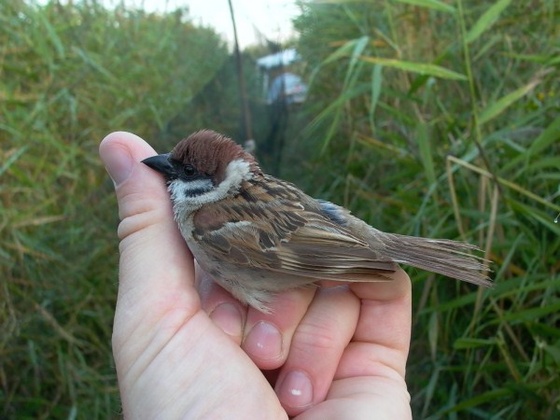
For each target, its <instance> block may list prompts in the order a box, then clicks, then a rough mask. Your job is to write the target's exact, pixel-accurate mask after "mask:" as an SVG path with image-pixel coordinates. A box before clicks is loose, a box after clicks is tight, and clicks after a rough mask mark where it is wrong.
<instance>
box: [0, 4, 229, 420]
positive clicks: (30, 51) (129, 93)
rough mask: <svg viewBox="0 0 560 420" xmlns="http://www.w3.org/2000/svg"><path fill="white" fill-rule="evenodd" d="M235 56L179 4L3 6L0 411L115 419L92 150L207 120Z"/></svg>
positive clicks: (109, 306)
mask: <svg viewBox="0 0 560 420" xmlns="http://www.w3.org/2000/svg"><path fill="white" fill-rule="evenodd" d="M228 60H229V53H228V50H227V48H226V45H225V43H224V41H223V40H222V39H221V38H220V37H219V36H218V35H217V34H216V33H215V32H214V31H212V30H210V29H206V28H201V27H196V26H193V25H192V24H191V23H190V22H189V20H188V15H187V13H186V11H184V10H178V11H176V12H175V13H171V14H168V15H164V16H161V15H154V14H147V13H145V12H143V11H139V10H131V9H125V8H122V7H121V8H117V9H116V10H114V11H109V10H107V9H105V8H103V7H102V6H101V5H99V4H98V3H97V2H95V1H90V2H84V3H75V4H73V5H61V4H59V3H58V2H51V3H48V4H47V5H45V6H38V5H35V4H33V3H31V2H29V3H25V2H22V1H20V0H6V1H2V2H1V3H0V145H1V149H0V153H1V158H0V176H1V179H2V182H1V186H0V197H1V208H0V279H1V281H0V288H1V292H0V293H1V299H0V330H1V331H2V333H1V335H0V385H1V386H0V401H2V404H0V406H2V409H1V411H0V417H2V418H6V417H9V418H13V417H17V418H73V417H76V416H77V417H80V418H107V417H111V416H112V415H115V416H116V415H117V414H118V412H119V410H120V403H119V400H118V391H117V388H116V379H115V374H114V368H113V363H112V356H111V348H110V337H111V326H112V318H113V311H114V302H115V297H116V287H117V278H116V275H117V261H118V249H117V238H116V226H117V223H118V220H117V213H116V202H115V200H114V197H113V196H114V194H113V191H112V185H111V183H110V181H109V180H108V177H107V175H106V173H105V171H104V169H103V167H102V165H101V162H100V161H99V158H98V152H97V148H98V145H99V142H100V140H101V139H102V138H103V137H104V136H105V135H106V134H107V133H109V132H110V131H115V130H129V131H133V132H135V133H137V134H139V135H141V136H142V137H144V138H146V139H153V138H155V137H158V138H159V137H160V136H159V134H160V133H162V132H166V130H167V127H168V124H169V122H170V121H172V120H178V119H181V118H183V119H185V120H188V122H189V123H188V124H186V123H185V124H184V125H188V127H187V128H188V129H189V130H190V131H192V130H194V129H196V128H200V127H202V126H206V125H209V124H210V123H211V121H212V117H213V116H212V115H211V114H210V115H208V111H207V110H206V109H200V111H199V112H198V113H197V112H195V111H196V110H193V109H192V108H190V109H189V107H190V105H191V104H192V102H193V98H196V97H198V96H199V94H200V93H201V92H202V91H204V89H208V85H209V84H211V82H213V80H214V78H215V76H216V75H217V74H219V73H220V71H222V68H223V67H224V65H226V63H227V62H228ZM232 95H234V97H235V95H236V94H230V98H229V101H230V102H231V101H232V98H231V96H232ZM226 99H227V98H226ZM187 112H188V114H187ZM230 114H232V117H231V118H234V119H237V118H239V116H238V115H235V113H231V112H230ZM230 125H232V124H230ZM218 128H219V129H222V128H224V126H223V125H222V126H219V127H218ZM225 128H227V126H226V127H225ZM175 141H176V139H175ZM154 143H157V142H154Z"/></svg>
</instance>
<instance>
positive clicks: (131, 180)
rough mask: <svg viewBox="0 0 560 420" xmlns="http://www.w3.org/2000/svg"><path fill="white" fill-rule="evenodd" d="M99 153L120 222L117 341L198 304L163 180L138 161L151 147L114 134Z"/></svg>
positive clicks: (188, 258) (190, 310)
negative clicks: (109, 182)
mask: <svg viewBox="0 0 560 420" xmlns="http://www.w3.org/2000/svg"><path fill="white" fill-rule="evenodd" d="M99 154H100V156H101V160H102V161H103V163H104V164H105V167H106V169H107V172H108V173H109V175H110V176H111V178H112V179H113V182H114V184H115V192H116V194H117V200H118V205H119V217H120V219H121V222H120V224H119V228H118V235H119V239H120V247H119V250H120V263H119V293H118V300H117V310H116V314H115V331H114V339H115V340H117V341H118V338H119V336H128V335H129V334H128V333H130V332H132V331H134V334H135V335H136V334H139V335H142V334H143V333H145V332H146V331H148V332H149V331H150V330H151V328H153V326H154V324H156V323H158V322H159V321H160V320H161V319H162V317H164V316H165V315H166V314H168V313H169V311H170V310H173V309H180V312H182V313H183V316H186V317H188V316H189V314H190V315H192V314H194V313H195V312H196V311H197V310H198V309H199V307H200V303H199V298H198V294H197V293H196V291H195V289H194V286H193V283H194V267H193V259H192V255H191V254H190V252H189V250H188V248H187V246H186V244H185V242H184V240H183V238H182V237H181V235H180V233H179V231H178V229H177V226H176V223H175V221H174V220H173V212H172V208H171V202H170V200H169V194H168V192H167V191H166V188H165V183H164V181H163V178H162V177H161V176H159V175H158V174H156V173H155V172H154V171H152V170H151V169H150V168H148V167H147V166H146V165H144V164H142V163H141V161H142V160H143V159H145V158H147V157H149V156H153V155H154V154H155V151H154V149H153V148H152V147H151V146H150V145H148V144H147V143H146V142H145V141H144V140H142V139H141V138H139V137H137V136H135V135H133V134H130V133H124V132H115V133H112V134H109V135H108V136H107V137H105V138H104V139H103V141H102V142H101V144H100V146H99ZM185 311H186V313H185ZM140 323H142V325H140ZM122 330H124V331H122ZM120 332H122V333H123V334H120ZM149 337H150V335H149V334H146V336H145V338H144V339H145V340H149ZM129 338H130V337H129ZM114 344H115V345H117V346H118V344H119V343H118V342H117V343H114Z"/></svg>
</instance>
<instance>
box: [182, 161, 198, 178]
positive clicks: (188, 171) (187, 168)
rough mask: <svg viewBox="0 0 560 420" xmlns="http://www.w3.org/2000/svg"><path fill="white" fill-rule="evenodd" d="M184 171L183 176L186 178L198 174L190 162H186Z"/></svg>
mask: <svg viewBox="0 0 560 420" xmlns="http://www.w3.org/2000/svg"><path fill="white" fill-rule="evenodd" d="M184 172H185V176H186V177H187V178H192V177H194V176H196V175H197V174H198V171H197V170H196V168H195V167H194V166H192V165H191V164H190V163H187V164H186V165H185V169H184Z"/></svg>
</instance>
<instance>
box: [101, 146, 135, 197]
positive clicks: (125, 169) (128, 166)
mask: <svg viewBox="0 0 560 420" xmlns="http://www.w3.org/2000/svg"><path fill="white" fill-rule="evenodd" d="M133 164H134V162H133V160H132V156H130V154H129V153H128V152H127V151H126V150H124V149H121V148H117V147H115V148H114V149H113V153H111V154H110V155H108V156H106V157H105V169H107V172H108V173H109V176H110V177H111V179H112V180H113V184H115V187H118V186H119V185H120V184H122V183H123V182H124V181H126V180H127V179H128V177H129V176H130V173H131V172H132V167H133Z"/></svg>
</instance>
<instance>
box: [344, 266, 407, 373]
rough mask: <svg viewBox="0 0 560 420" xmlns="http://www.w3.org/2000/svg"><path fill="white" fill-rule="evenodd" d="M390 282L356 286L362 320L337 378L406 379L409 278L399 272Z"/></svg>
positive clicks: (352, 288) (351, 287)
mask: <svg viewBox="0 0 560 420" xmlns="http://www.w3.org/2000/svg"><path fill="white" fill-rule="evenodd" d="M392 277H393V280H392V281H390V282H378V283H353V284H351V285H350V289H351V290H352V291H353V292H354V293H355V294H356V296H357V297H358V298H359V299H361V301H362V305H361V308H360V317H359V321H358V324H357V326H356V332H355V334H354V337H353V339H352V343H351V344H350V345H349V346H348V348H347V349H346V351H345V352H344V355H343V357H342V359H341V361H340V365H339V368H338V370H337V373H336V378H337V379H340V378H348V377H354V376H365V375H373V376H379V375H381V376H386V375H387V374H389V375H392V374H391V373H388V372H397V373H398V374H399V375H400V376H401V377H402V378H404V374H405V368H406V360H407V358H408V351H409V346H410V335H411V326H412V287H411V282H410V278H409V277H408V275H407V274H406V273H405V272H404V271H403V270H402V269H399V270H397V271H396V272H395V273H394V274H393V275H392Z"/></svg>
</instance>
